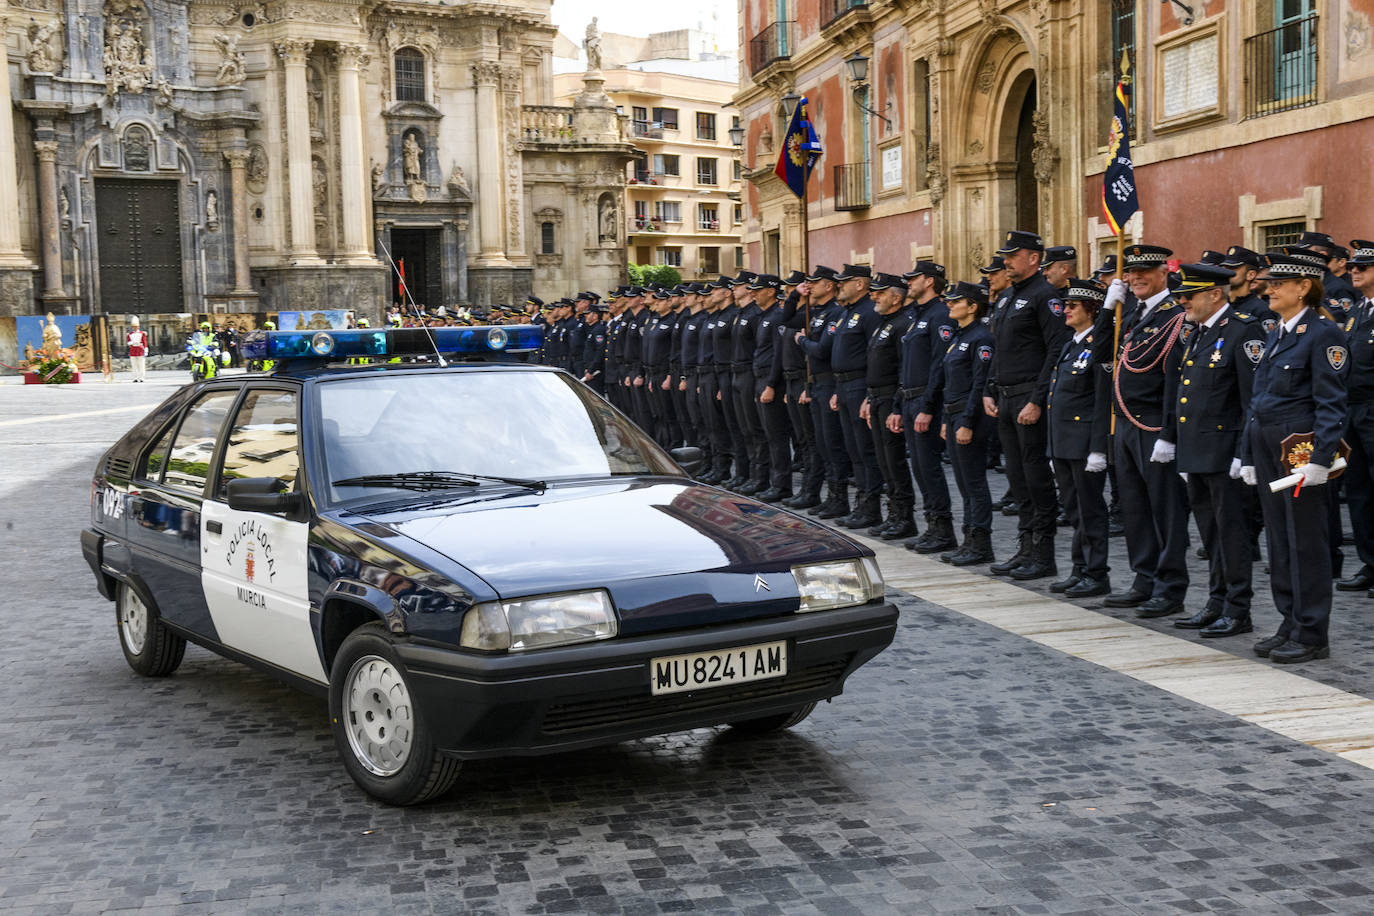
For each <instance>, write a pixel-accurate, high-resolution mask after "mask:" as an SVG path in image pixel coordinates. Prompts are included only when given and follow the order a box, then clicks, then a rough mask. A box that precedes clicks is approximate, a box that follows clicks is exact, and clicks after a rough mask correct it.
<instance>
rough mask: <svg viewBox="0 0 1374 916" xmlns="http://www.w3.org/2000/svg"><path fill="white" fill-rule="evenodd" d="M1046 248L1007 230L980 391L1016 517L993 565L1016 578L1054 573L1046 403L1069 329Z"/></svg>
mask: <svg viewBox="0 0 1374 916" xmlns="http://www.w3.org/2000/svg"><path fill="white" fill-rule="evenodd" d="M1044 252H1045V246H1044V243H1043V242H1041V240H1040V236H1038V235H1036V234H1035V233H1034V232H1024V231H1021V230H1013V231H1011V232H1008V233H1007V235H1006V239H1005V243H1004V244H1003V246H1002V247H1001V248H1000V249H998V251H997V253H998V254H999V255H1001V256H1002V261H1003V263H1004V264H1005V265H1006V270H1007V276H1008V278H1009V279H1010V280H1011V281H1012V285H1011V286H1010V287H1009V288H1008V289H1007V291H1006V292H1005V293H1004V294H1003V297H1002V300H1001V302H1002V305H1001V307H1000V308H999V309H998V312H997V314H996V315H994V316H993V319H992V324H991V328H992V334H993V337H994V338H995V340H996V345H995V346H994V347H993V353H994V356H993V362H992V367H991V371H990V373H989V375H988V388H987V392H986V394H985V396H984V398H983V404H984V409H985V410H986V411H987V413H988V416H990V417H992V418H993V419H995V420H996V421H997V432H998V435H999V436H1000V437H1001V440H1002V451H1003V453H1004V457H1003V461H1004V462H1005V464H1006V472H1007V482H1008V483H1009V484H1010V486H1011V493H1012V497H1013V498H1014V499H1015V501H1016V504H1017V507H1018V513H1019V516H1020V517H1019V522H1018V525H1017V528H1018V546H1017V550H1016V553H1015V554H1014V555H1013V556H1012V557H1011V559H1009V560H1007V561H1006V562H1004V563H994V564H993V565H992V566H991V567H990V570H991V571H992V572H993V573H994V574H996V575H1008V574H1010V573H1011V572H1012V571H1014V570H1016V571H1019V576H1018V578H1021V579H1038V578H1041V577H1044V576H1052V575H1055V574H1056V573H1057V572H1058V568H1057V566H1056V565H1055V560H1054V537H1055V529H1056V518H1057V516H1058V515H1059V502H1058V498H1057V496H1056V494H1055V490H1054V475H1053V472H1052V471H1051V469H1050V459H1049V452H1048V451H1047V443H1048V434H1047V432H1046V428H1045V417H1044V405H1045V402H1046V399H1047V398H1048V397H1049V388H1050V374H1051V373H1052V372H1053V370H1054V364H1055V362H1056V361H1057V360H1058V358H1059V353H1060V351H1061V350H1062V349H1063V347H1064V341H1065V340H1066V339H1067V338H1068V336H1069V335H1068V330H1067V328H1065V326H1064V315H1063V312H1064V303H1063V300H1062V299H1060V297H1059V293H1058V290H1056V289H1055V288H1054V287H1053V286H1051V285H1050V284H1049V282H1048V281H1047V280H1046V279H1045V277H1044V275H1043V274H1041V273H1040V262H1041V260H1042V258H1043V256H1044Z"/></svg>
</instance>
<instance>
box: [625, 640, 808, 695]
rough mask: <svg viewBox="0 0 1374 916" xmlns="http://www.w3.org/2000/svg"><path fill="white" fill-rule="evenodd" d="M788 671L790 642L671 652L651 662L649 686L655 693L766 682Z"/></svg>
mask: <svg viewBox="0 0 1374 916" xmlns="http://www.w3.org/2000/svg"><path fill="white" fill-rule="evenodd" d="M786 674H787V642H786V641H779V642H767V643H760V644H759V645H756V646H736V647H735V648H733V649H717V650H715V651H714V652H693V653H691V654H690V655H669V656H665V657H663V658H655V659H651V660H650V661H649V686H650V693H651V694H652V695H653V696H661V695H662V694H665V693H681V692H682V691H684V690H705V689H707V688H710V687H725V686H728V685H730V684H743V683H745V682H747V681H762V680H766V679H768V678H770V677H783V676H784V675H786Z"/></svg>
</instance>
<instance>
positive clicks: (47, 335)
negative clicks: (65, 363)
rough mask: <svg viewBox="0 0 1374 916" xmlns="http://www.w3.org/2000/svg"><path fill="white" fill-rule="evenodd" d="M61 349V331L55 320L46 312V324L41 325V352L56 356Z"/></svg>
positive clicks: (51, 314) (50, 313)
mask: <svg viewBox="0 0 1374 916" xmlns="http://www.w3.org/2000/svg"><path fill="white" fill-rule="evenodd" d="M61 349H62V329H61V328H59V327H58V326H57V318H55V317H54V316H53V313H52V312H48V323H47V324H45V325H43V352H44V353H47V354H48V355H50V356H52V355H56V354H57V353H58V352H59V351H60V350H61Z"/></svg>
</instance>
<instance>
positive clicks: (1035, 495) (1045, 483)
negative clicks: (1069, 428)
mask: <svg viewBox="0 0 1374 916" xmlns="http://www.w3.org/2000/svg"><path fill="white" fill-rule="evenodd" d="M1030 396H1031V393H1030V392H1029V391H1027V392H1025V393H1024V394H1018V395H1015V396H1012V397H999V398H998V399H997V434H998V437H999V438H1000V439H1001V440H1002V452H1003V457H1002V461H1003V464H1004V466H1005V468H1006V472H1007V484H1008V486H1010V487H1011V495H1012V497H1013V498H1014V499H1015V500H1016V506H1017V510H1018V514H1019V516H1020V517H1019V519H1018V520H1017V525H1016V527H1017V529H1018V530H1019V531H1020V532H1021V535H1022V536H1023V537H1026V536H1030V535H1034V536H1035V537H1038V538H1040V539H1041V540H1046V539H1048V540H1051V541H1053V540H1054V532H1055V519H1056V518H1057V517H1058V515H1059V502H1058V500H1057V499H1056V497H1055V493H1054V474H1053V473H1052V472H1051V470H1050V458H1049V432H1048V427H1047V426H1046V420H1045V414H1044V411H1041V414H1040V419H1039V420H1036V421H1035V422H1034V423H1031V424H1030V425H1029V426H1026V425H1023V424H1021V423H1018V422H1016V417H1017V415H1018V414H1020V413H1021V408H1023V407H1025V406H1026V404H1028V403H1029V402H1030Z"/></svg>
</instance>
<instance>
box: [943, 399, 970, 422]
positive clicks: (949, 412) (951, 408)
mask: <svg viewBox="0 0 1374 916" xmlns="http://www.w3.org/2000/svg"><path fill="white" fill-rule="evenodd" d="M967 407H968V401H946V402H945V416H947V417H950V418H951V419H952V418H954V417H956V416H958V415H959V414H961V413H963V412H964V410H965V409H966V408H967Z"/></svg>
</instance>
